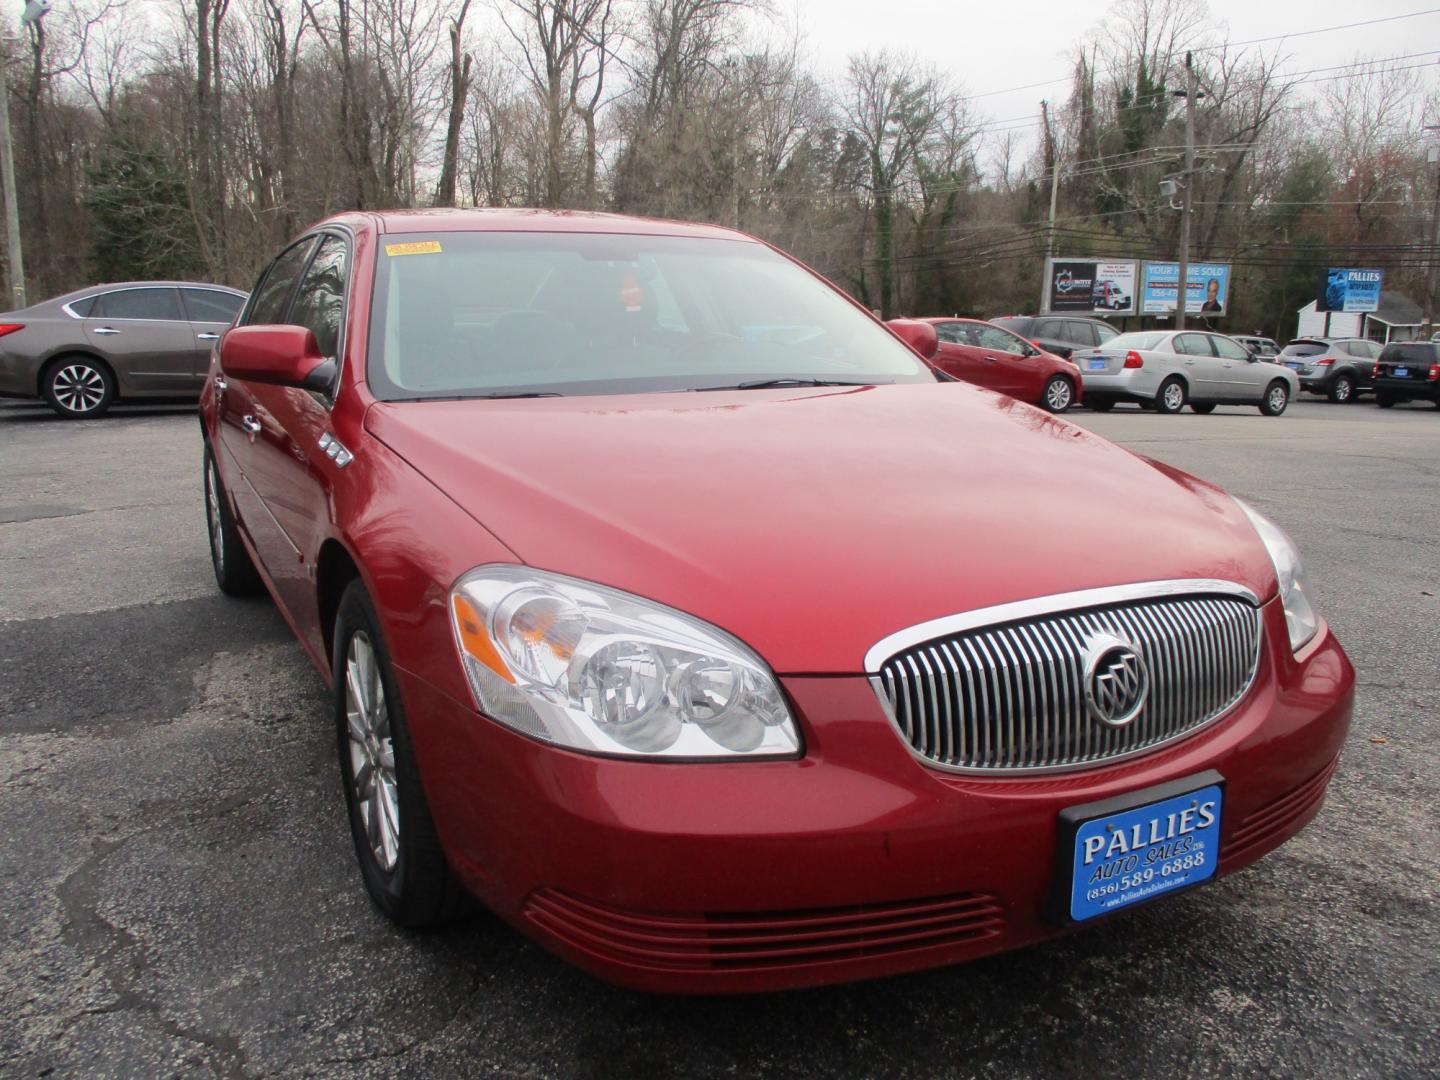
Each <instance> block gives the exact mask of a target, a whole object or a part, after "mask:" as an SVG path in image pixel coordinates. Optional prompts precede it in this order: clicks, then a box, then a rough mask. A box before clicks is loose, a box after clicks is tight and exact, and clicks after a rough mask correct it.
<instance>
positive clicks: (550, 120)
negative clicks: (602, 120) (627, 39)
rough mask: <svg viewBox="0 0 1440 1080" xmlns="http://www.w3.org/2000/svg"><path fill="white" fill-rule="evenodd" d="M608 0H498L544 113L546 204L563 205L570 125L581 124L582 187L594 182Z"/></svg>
mask: <svg viewBox="0 0 1440 1080" xmlns="http://www.w3.org/2000/svg"><path fill="white" fill-rule="evenodd" d="M612 8H613V0H503V2H502V4H501V6H500V8H499V12H500V18H501V22H502V23H503V25H504V27H505V29H506V31H507V32H508V33H509V34H510V36H511V38H512V39H513V40H514V42H515V44H516V45H517V46H518V47H519V49H520V70H521V72H522V74H523V75H524V77H525V78H526V79H527V80H528V81H529V83H530V86H531V87H532V89H533V90H534V92H535V94H536V97H537V98H538V99H539V100H540V102H541V104H542V107H543V109H544V116H545V135H546V141H545V201H544V205H546V206H562V205H565V203H566V199H567V197H568V195H569V193H570V190H571V185H572V176H571V173H572V170H571V169H570V168H569V167H568V166H569V159H570V158H571V156H572V155H571V147H570V145H569V141H570V136H571V132H570V124H571V121H572V120H575V119H579V120H580V121H581V122H582V124H583V125H584V128H585V137H584V146H583V149H582V151H581V159H582V163H581V173H582V177H583V179H582V191H583V192H584V197H585V199H586V200H587V202H588V201H590V200H592V199H593V197H594V186H595V174H596V164H595V154H596V140H595V110H596V109H597V108H598V106H599V103H600V99H601V95H602V93H603V90H604V83H605V71H606V66H607V63H608V62H609V59H610V54H611V48H612V43H611V41H610V32H611V30H612V28H613V24H612V21H611V20H612Z"/></svg>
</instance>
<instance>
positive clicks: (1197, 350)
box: [1175, 334, 1215, 356]
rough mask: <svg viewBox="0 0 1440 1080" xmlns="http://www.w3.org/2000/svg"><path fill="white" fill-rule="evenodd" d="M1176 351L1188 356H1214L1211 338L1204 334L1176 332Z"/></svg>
mask: <svg viewBox="0 0 1440 1080" xmlns="http://www.w3.org/2000/svg"><path fill="white" fill-rule="evenodd" d="M1175 351H1176V352H1177V353H1183V354H1184V355H1186V356H1214V355H1215V354H1214V353H1212V352H1211V351H1210V339H1209V338H1208V337H1206V336H1205V335H1204V334H1176V335H1175Z"/></svg>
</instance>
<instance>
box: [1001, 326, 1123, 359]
mask: <svg viewBox="0 0 1440 1080" xmlns="http://www.w3.org/2000/svg"><path fill="white" fill-rule="evenodd" d="M990 321H991V322H992V323H994V324H995V325H996V326H1003V327H1004V328H1005V329H1006V330H1009V331H1011V332H1012V333H1015V334H1019V335H1020V336H1021V337H1023V338H1024V339H1025V340H1026V341H1029V342H1033V343H1034V344H1036V345H1038V346H1039V347H1040V348H1042V349H1044V350H1045V351H1046V352H1048V353H1054V354H1055V355H1056V356H1063V357H1064V358H1065V359H1066V360H1068V359H1070V354H1071V353H1072V352H1074V351H1075V350H1076V349H1095V348H1098V347H1099V346H1101V345H1104V344H1105V343H1106V342H1107V341H1109V340H1110V339H1111V338H1113V337H1115V336H1116V334H1118V333H1119V331H1118V330H1116V329H1115V328H1114V327H1113V326H1111V325H1110V324H1109V323H1107V322H1104V321H1103V320H1101V319H1087V318H1084V317H1083V316H1079V315H1006V316H1005V317H1004V318H1001V319H991V320H990Z"/></svg>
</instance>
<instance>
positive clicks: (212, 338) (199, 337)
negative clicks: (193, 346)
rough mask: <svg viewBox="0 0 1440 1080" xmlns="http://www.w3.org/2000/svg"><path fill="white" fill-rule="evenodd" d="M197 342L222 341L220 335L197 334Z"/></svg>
mask: <svg viewBox="0 0 1440 1080" xmlns="http://www.w3.org/2000/svg"><path fill="white" fill-rule="evenodd" d="M195 340H196V341H219V340H220V335H219V334H196V335H195Z"/></svg>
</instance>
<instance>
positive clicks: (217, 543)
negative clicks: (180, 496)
mask: <svg viewBox="0 0 1440 1080" xmlns="http://www.w3.org/2000/svg"><path fill="white" fill-rule="evenodd" d="M205 518H206V524H207V525H209V526H210V551H211V554H212V555H214V557H215V569H216V570H218V571H221V572H222V573H223V572H224V569H225V530H224V529H223V528H221V526H220V484H219V483H218V481H217V480H216V477H215V463H214V462H213V461H212V462H211V463H210V467H209V468H208V469H206V470H205Z"/></svg>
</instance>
